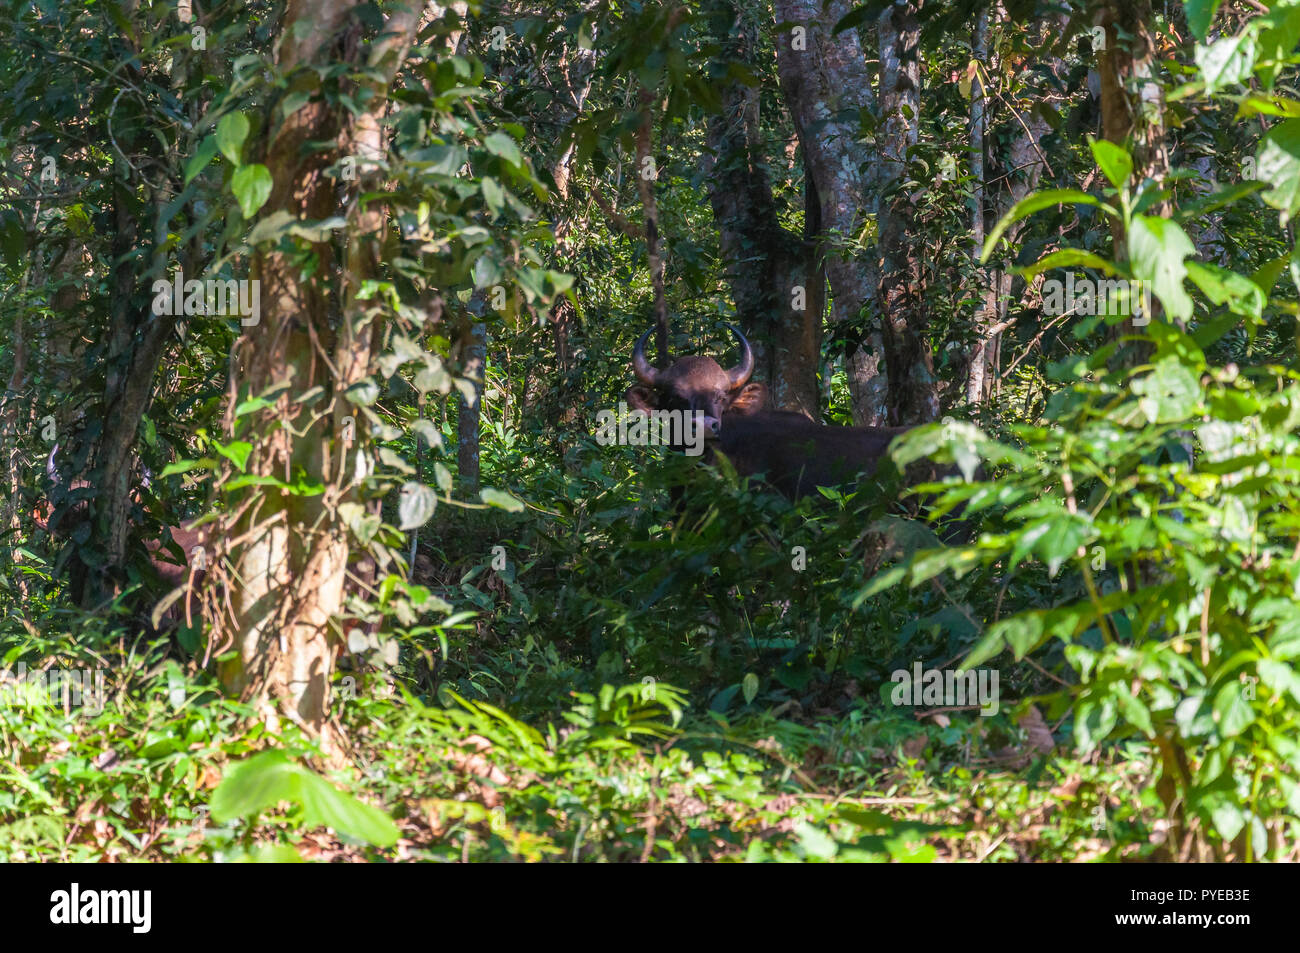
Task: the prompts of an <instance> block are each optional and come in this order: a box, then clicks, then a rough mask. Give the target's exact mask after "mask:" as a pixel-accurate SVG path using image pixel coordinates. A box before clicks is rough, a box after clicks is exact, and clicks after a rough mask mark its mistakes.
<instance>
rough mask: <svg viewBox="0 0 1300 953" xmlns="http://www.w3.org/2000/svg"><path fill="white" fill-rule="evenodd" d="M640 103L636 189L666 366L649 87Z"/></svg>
mask: <svg viewBox="0 0 1300 953" xmlns="http://www.w3.org/2000/svg"><path fill="white" fill-rule="evenodd" d="M637 100H638V102H639V103H640V105H641V125H640V126H638V127H637V133H636V169H635V170H634V172H633V175H635V176H636V187H637V191H638V192H639V193H640V195H641V211H642V214H643V216H644V219H645V250H646V257H647V258H648V259H649V261H650V283H651V285H652V286H653V288H654V309H655V350H656V356H657V358H658V366H659V367H660V368H665V367H667V366H668V333H669V327H668V299H667V297H666V295H665V292H664V255H663V252H662V251H661V250H660V248H659V203H658V202H657V201H655V182H656V181H657V180H658V178H659V169H658V167H657V166H656V165H655V161H654V149H653V138H654V106H655V102H654V96H653V94H652V93H651V92H650V91H649V90H648V89H642V90H640V91H639V92H638V93H637Z"/></svg>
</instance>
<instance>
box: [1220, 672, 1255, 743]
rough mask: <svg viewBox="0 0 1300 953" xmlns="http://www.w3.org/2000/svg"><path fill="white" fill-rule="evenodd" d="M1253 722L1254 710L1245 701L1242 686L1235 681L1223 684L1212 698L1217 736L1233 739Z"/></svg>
mask: <svg viewBox="0 0 1300 953" xmlns="http://www.w3.org/2000/svg"><path fill="white" fill-rule="evenodd" d="M1254 720H1255V710H1254V709H1253V708H1251V707H1250V702H1248V701H1247V700H1246V693H1245V689H1244V686H1243V685H1242V684H1241V683H1240V682H1238V681H1236V680H1235V679H1234V680H1232V681H1230V682H1228V683H1227V684H1225V685H1224V686H1223V687H1222V688H1221V689H1219V692H1218V694H1217V695H1215V696H1214V721H1215V724H1217V725H1218V726H1219V734H1221V735H1222V736H1223V737H1225V738H1234V737H1236V736H1237V735H1239V734H1241V733H1242V732H1243V731H1245V730H1246V729H1247V728H1248V727H1249V726H1250V724H1251V722H1253V721H1254Z"/></svg>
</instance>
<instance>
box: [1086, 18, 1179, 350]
mask: <svg viewBox="0 0 1300 953" xmlns="http://www.w3.org/2000/svg"><path fill="white" fill-rule="evenodd" d="M1096 17H1097V19H1096V22H1097V24H1098V25H1099V26H1101V27H1102V28H1103V30H1104V31H1105V42H1104V44H1103V47H1102V49H1100V50H1099V51H1098V53H1097V72H1098V74H1099V79H1100V81H1101V129H1102V135H1103V136H1104V137H1105V138H1106V139H1108V140H1110V141H1111V142H1114V143H1116V144H1117V145H1120V146H1126V145H1127V146H1129V147H1130V148H1131V151H1132V154H1133V178H1134V181H1137V182H1140V181H1142V179H1143V178H1146V177H1150V178H1153V179H1155V180H1156V181H1157V182H1163V181H1164V180H1165V179H1166V177H1167V176H1168V174H1169V154H1168V152H1167V150H1166V147H1165V128H1164V114H1165V113H1164V92H1163V90H1162V89H1161V86H1160V83H1159V81H1158V80H1157V79H1156V77H1155V75H1154V74H1155V68H1156V67H1155V43H1154V41H1153V39H1152V37H1151V32H1150V23H1151V3H1150V0H1133V2H1131V3H1102V4H1099V6H1098V8H1097V12H1096ZM1171 212H1172V205H1171V204H1170V203H1169V201H1167V200H1166V201H1164V202H1159V203H1157V204H1155V205H1153V206H1151V207H1150V208H1148V209H1147V210H1146V214H1148V215H1158V216H1165V217H1168V216H1169V215H1170V214H1171ZM1111 234H1112V236H1113V237H1114V243H1115V250H1114V253H1115V260H1116V261H1124V260H1125V259H1126V258H1127V257H1128V247H1127V240H1126V236H1125V234H1124V229H1123V224H1122V223H1119V222H1114V221H1112V231H1111ZM1151 304H1152V310H1153V311H1154V312H1156V313H1155V314H1153V315H1150V316H1147V317H1148V318H1155V317H1158V314H1159V310H1160V306H1159V303H1158V302H1157V301H1155V300H1154V299H1153V300H1152V303H1151ZM1112 333H1113V334H1114V336H1115V337H1116V339H1119V338H1122V337H1132V336H1140V335H1141V333H1142V332H1141V328H1140V327H1138V326H1136V325H1134V324H1133V322H1132V320H1131V319H1130V318H1126V319H1125V320H1123V321H1121V322H1120V323H1118V324H1116V325H1115V327H1114V328H1113V329H1112ZM1148 351H1149V348H1147V347H1146V346H1142V345H1137V346H1134V345H1132V343H1131V344H1130V346H1127V347H1124V348H1122V349H1121V351H1120V353H1119V358H1120V360H1122V361H1124V362H1126V363H1129V364H1137V363H1141V362H1142V360H1143V357H1144V354H1145V353H1147V352H1148Z"/></svg>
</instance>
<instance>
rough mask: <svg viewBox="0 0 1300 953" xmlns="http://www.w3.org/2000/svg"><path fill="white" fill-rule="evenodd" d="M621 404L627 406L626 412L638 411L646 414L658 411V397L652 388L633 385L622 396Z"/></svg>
mask: <svg viewBox="0 0 1300 953" xmlns="http://www.w3.org/2000/svg"><path fill="white" fill-rule="evenodd" d="M623 403H625V404H627V407H628V410H640V411H644V412H645V413H647V414H648V413H650V411H652V410H657V409H658V407H659V395H658V394H656V393H655V390H654V388H653V387H646V386H644V385H642V384H634V385H632V386H631V387H629V388H628V389H627V393H626V394H624V395H623Z"/></svg>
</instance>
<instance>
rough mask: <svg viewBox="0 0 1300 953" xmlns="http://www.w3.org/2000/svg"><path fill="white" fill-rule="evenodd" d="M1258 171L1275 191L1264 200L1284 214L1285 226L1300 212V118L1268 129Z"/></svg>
mask: <svg viewBox="0 0 1300 953" xmlns="http://www.w3.org/2000/svg"><path fill="white" fill-rule="evenodd" d="M1255 167H1256V172H1255V174H1256V175H1257V176H1258V178H1259V180H1260V181H1261V182H1267V183H1268V184H1269V185H1271V186H1272V188H1271V189H1270V190H1269V191H1267V192H1265V193H1264V196H1263V198H1264V201H1265V202H1267V203H1268V204H1269V205H1271V206H1272V207H1273V208H1275V209H1278V210H1279V211H1280V212H1281V213H1282V223H1283V224H1286V222H1288V221H1289V220H1290V218H1291V216H1292V215H1294V214H1295V213H1296V211H1297V210H1298V209H1300V119H1288V120H1286V121H1285V122H1280V123H1278V124H1277V125H1276V126H1274V127H1273V128H1272V129H1270V130H1269V133H1268V135H1266V136H1265V137H1264V138H1263V140H1262V141H1261V142H1260V146H1259V153H1258V159H1257V161H1256V163H1255Z"/></svg>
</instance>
